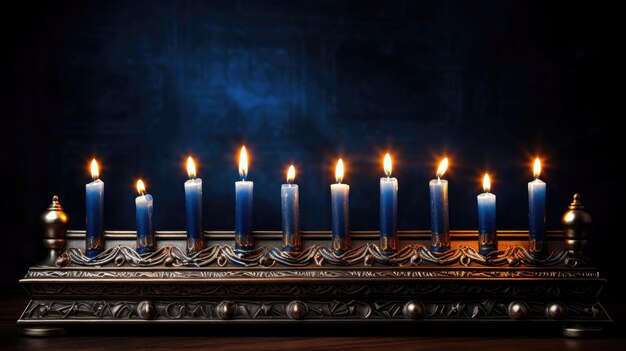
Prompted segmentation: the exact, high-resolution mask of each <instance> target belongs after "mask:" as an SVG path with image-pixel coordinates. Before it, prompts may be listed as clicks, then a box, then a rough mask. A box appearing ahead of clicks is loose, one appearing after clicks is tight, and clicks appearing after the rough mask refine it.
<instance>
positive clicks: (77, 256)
mask: <svg viewBox="0 0 626 351" xmlns="http://www.w3.org/2000/svg"><path fill="white" fill-rule="evenodd" d="M229 264H230V265H233V266H237V267H256V266H259V267H272V266H275V265H281V266H287V267H306V266H311V265H314V266H324V265H331V266H358V265H362V266H371V265H373V264H380V265H384V266H418V265H428V264H430V265H437V266H451V265H461V266H465V267H468V266H471V265H478V266H487V267H496V266H509V267H518V266H527V267H552V266H556V265H566V266H569V267H575V266H577V265H578V264H579V260H578V258H577V257H575V256H574V255H572V254H571V253H570V252H569V251H567V250H565V249H559V250H556V251H553V252H552V253H551V254H550V255H549V256H548V257H546V258H543V259H542V258H537V257H535V256H533V255H532V254H530V253H529V252H528V250H526V249H525V248H524V247H521V246H511V247H509V248H507V249H506V250H501V251H494V252H491V253H489V254H487V255H481V254H480V253H478V251H476V250H475V249H474V248H472V247H468V246H461V247H459V248H456V249H452V250H449V251H446V252H443V253H435V252H431V251H430V250H428V249H427V248H426V247H425V246H424V245H421V244H413V245H408V246H405V247H404V248H402V249H401V250H399V251H398V252H396V253H394V254H392V255H387V254H386V253H385V252H384V251H383V250H381V249H380V248H379V247H378V245H376V244H373V243H367V244H364V245H362V246H360V247H357V248H355V249H352V250H349V251H347V252H345V253H343V254H341V255H337V254H335V252H334V251H333V250H331V249H330V248H327V247H321V246H318V245H314V246H311V247H309V248H307V249H305V250H304V251H302V252H300V253H289V252H284V251H282V250H280V249H279V248H276V247H269V246H264V247H261V248H258V249H255V250H252V251H249V252H246V253H239V252H235V250H234V249H233V248H232V247H231V246H228V245H223V244H217V245H213V246H210V247H207V248H205V249H204V250H202V251H200V252H198V253H195V254H192V255H187V254H186V253H184V252H183V251H182V250H181V249H180V248H178V247H176V246H166V247H163V248H161V249H159V250H157V251H156V252H154V253H150V254H145V255H140V254H138V253H137V252H136V251H135V250H134V249H132V248H131V247H128V246H122V245H118V246H114V247H112V248H109V249H107V250H106V251H104V252H102V253H101V254H99V255H98V256H96V257H93V258H89V257H87V256H85V255H84V254H83V251H82V250H80V249H78V248H75V247H71V248H69V249H67V250H66V252H65V253H64V254H63V255H62V256H61V257H60V258H59V259H58V260H57V266H59V267H65V266H68V265H76V266H87V267H102V266H130V267H158V266H172V267H207V266H220V267H224V266H227V265H229Z"/></svg>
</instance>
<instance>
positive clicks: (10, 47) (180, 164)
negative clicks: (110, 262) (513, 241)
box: [0, 0, 623, 285]
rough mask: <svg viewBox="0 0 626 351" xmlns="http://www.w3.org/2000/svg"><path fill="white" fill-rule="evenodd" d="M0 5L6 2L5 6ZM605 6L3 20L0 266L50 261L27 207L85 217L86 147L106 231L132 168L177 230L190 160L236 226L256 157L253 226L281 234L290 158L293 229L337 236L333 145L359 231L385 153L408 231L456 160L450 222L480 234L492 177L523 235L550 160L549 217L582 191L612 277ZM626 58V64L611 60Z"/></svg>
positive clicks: (120, 214) (160, 8) (363, 8)
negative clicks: (244, 156)
mask: <svg viewBox="0 0 626 351" xmlns="http://www.w3.org/2000/svg"><path fill="white" fill-rule="evenodd" d="M3 6H4V5H3ZM611 13H616V11H615V9H610V8H603V7H597V5H595V3H594V4H593V5H592V4H591V3H583V4H572V3H570V2H563V3H557V2H543V1H541V2H532V1H521V2H518V1H501V2H496V1H467V2H457V1H419V2H417V1H289V0H287V1H282V0H274V1H220V2H218V1H204V2H201V1H53V2H42V3H40V2H31V1H22V2H19V4H12V5H10V6H7V7H5V8H4V9H3V11H2V24H1V25H2V46H3V47H4V49H3V53H2V65H1V67H2V79H3V83H4V84H3V92H2V95H1V96H0V98H1V99H2V100H1V101H2V107H1V109H0V114H1V118H2V121H3V124H2V139H1V142H2V162H1V165H2V188H3V191H2V200H1V201H0V202H1V206H2V212H1V213H2V225H1V227H0V228H1V236H0V237H1V238H2V241H1V243H2V257H3V258H4V259H3V260H2V262H3V263H2V264H3V267H2V270H1V274H2V276H1V278H2V282H3V284H6V285H12V284H15V282H16V281H17V279H18V278H19V277H20V276H22V275H23V273H24V272H25V270H26V269H27V267H28V266H29V265H31V264H33V263H35V262H37V261H38V260H40V259H41V258H42V256H43V250H42V248H41V244H40V239H41V233H40V228H39V224H38V215H39V214H40V213H41V211H43V210H44V209H45V207H46V206H47V205H48V203H49V201H50V198H51V196H52V194H58V195H59V196H60V198H61V202H62V204H63V205H64V206H65V207H66V209H67V211H68V212H69V214H70V216H71V228H83V227H84V216H85V213H84V184H85V183H86V182H88V181H89V174H88V162H89V159H90V158H91V157H94V156H96V157H97V158H98V159H99V160H100V162H101V164H102V167H103V169H102V173H101V174H102V179H103V180H104V181H105V183H106V192H105V193H106V201H105V202H106V209H105V215H106V222H105V223H106V228H107V229H133V228H134V203H133V199H134V197H135V192H134V190H133V185H134V182H135V180H136V179H137V178H138V177H142V178H143V179H144V180H145V181H146V183H147V186H148V189H149V192H151V193H152V194H153V195H154V197H155V216H156V219H155V220H156V228H157V229H161V230H167V229H169V230H175V229H183V228H184V210H183V207H184V202H183V200H184V199H183V189H182V183H183V182H184V181H185V179H186V173H185V170H184V160H185V157H186V156H187V155H188V154H193V155H194V156H195V157H196V159H197V160H198V162H199V176H200V177H202V178H203V179H204V181H205V183H204V184H205V187H204V206H205V210H204V214H203V215H204V223H205V224H204V227H205V228H206V229H224V230H226V229H231V228H232V227H233V221H234V185H233V182H234V181H235V180H236V179H237V178H238V175H237V165H236V156H237V153H238V149H239V147H240V146H241V145H242V144H244V143H245V144H246V145H247V146H248V149H249V151H250V153H251V166H250V167H251V168H250V177H249V179H251V180H254V181H255V208H256V211H255V213H254V222H255V227H256V229H259V230H278V229H279V228H280V210H279V195H278V193H279V185H280V184H281V183H282V182H283V179H284V172H285V169H286V167H287V166H288V164H289V163H291V162H293V163H295V164H296V166H297V168H298V171H299V173H298V178H297V179H298V180H297V181H298V183H299V184H300V186H301V198H302V199H301V201H302V202H301V209H302V226H303V229H307V230H313V229H317V230H323V229H329V228H330V210H329V194H328V185H329V184H330V183H331V182H332V179H333V167H334V162H335V160H336V159H337V157H338V156H342V157H343V158H344V161H346V167H347V175H346V178H345V182H346V183H349V184H350V185H351V186H352V192H351V203H352V207H351V219H352V221H351V226H352V228H353V229H357V230H366V229H376V228H377V225H378V219H377V217H378V194H377V191H378V188H377V187H378V177H380V176H381V175H382V173H383V172H382V165H381V162H382V155H383V154H384V152H386V151H390V152H392V154H393V155H394V159H395V164H394V166H395V167H394V175H395V176H397V177H398V179H399V182H400V197H399V208H400V210H399V214H400V218H399V227H400V229H426V228H429V219H428V192H427V182H428V180H429V179H430V178H432V177H433V175H434V172H435V168H436V163H437V162H438V159H439V158H440V157H441V156H442V155H448V156H449V157H450V159H451V169H450V171H449V173H448V175H447V179H449V181H450V215H451V227H452V228H456V229H467V228H475V226H476V204H475V203H476V200H475V196H476V194H477V193H479V192H480V176H481V173H482V172H483V171H484V170H489V171H490V172H492V174H493V178H494V186H493V190H494V192H495V193H496V194H497V195H498V224H499V227H500V228H508V229H514V228H525V227H526V217H527V200H526V183H527V182H528V181H529V180H531V178H532V175H531V170H530V167H531V161H532V157H533V156H535V155H538V154H539V155H542V156H543V157H544V159H545V172H544V175H543V176H542V178H543V179H544V180H545V181H546V182H547V183H548V211H549V213H548V227H549V228H559V223H560V216H561V214H562V213H563V211H564V210H565V209H566V205H567V204H568V203H569V201H570V199H571V196H572V194H573V193H574V192H580V193H581V194H582V199H583V201H584V202H585V204H586V205H587V206H588V208H589V209H590V210H591V212H592V214H593V216H594V219H595V229H596V234H595V235H594V237H593V238H592V243H593V248H592V249H593V250H592V252H593V254H594V256H595V259H596V261H597V262H598V263H599V264H600V266H601V267H602V268H603V269H604V271H605V272H606V273H607V274H609V275H611V273H612V272H617V270H613V269H611V268H612V267H614V266H613V262H612V257H615V255H618V254H619V252H618V250H619V247H618V246H617V245H613V244H614V243H615V242H616V241H618V242H621V241H623V240H622V239H621V238H620V237H619V235H620V234H621V232H620V231H619V230H616V228H618V225H620V224H621V221H620V218H619V215H620V213H619V212H618V211H619V204H620V203H621V202H622V196H623V195H622V194H623V190H622V188H623V184H622V183H623V181H622V177H621V175H620V174H618V173H617V172H615V171H612V170H611V165H615V164H616V163H619V162H622V160H623V156H622V155H621V154H620V148H619V144H620V140H619V137H620V136H621V132H620V131H619V130H617V129H616V128H614V127H612V124H613V123H612V122H611V118H616V117H617V118H623V113H622V112H621V111H622V109H621V108H618V107H617V106H618V105H617V104H616V102H618V101H619V100H620V98H621V94H620V92H621V90H623V89H611V88H609V87H611V86H612V83H613V84H614V83H616V82H618V81H619V79H618V78H617V77H618V75H617V71H618V69H617V65H615V64H614V63H615V62H619V60H620V58H618V57H615V50H616V49H614V45H618V46H619V45H621V42H620V41H615V42H614V41H613V40H612V38H613V37H614V33H616V32H617V31H616V28H615V27H616V23H617V22H614V21H612V20H611V17H612V16H610V14H611ZM622 62H623V61H622Z"/></svg>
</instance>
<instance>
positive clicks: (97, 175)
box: [91, 158, 100, 180]
mask: <svg viewBox="0 0 626 351" xmlns="http://www.w3.org/2000/svg"><path fill="white" fill-rule="evenodd" d="M91 178H93V180H96V179H99V178H100V170H99V169H98V162H96V159H95V158H94V159H93V160H91Z"/></svg>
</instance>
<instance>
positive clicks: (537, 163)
mask: <svg viewBox="0 0 626 351" xmlns="http://www.w3.org/2000/svg"><path fill="white" fill-rule="evenodd" d="M540 174H541V160H540V159H539V157H537V158H535V163H534V164H533V175H534V176H535V178H539V175H540Z"/></svg>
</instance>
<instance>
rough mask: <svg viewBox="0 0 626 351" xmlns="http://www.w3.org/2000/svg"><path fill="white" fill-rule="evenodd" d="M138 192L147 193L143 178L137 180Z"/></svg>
mask: <svg viewBox="0 0 626 351" xmlns="http://www.w3.org/2000/svg"><path fill="white" fill-rule="evenodd" d="M137 192H138V193H139V194H140V195H145V194H146V186H145V185H144V184H143V181H142V180H141V179H139V180H138V181H137Z"/></svg>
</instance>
